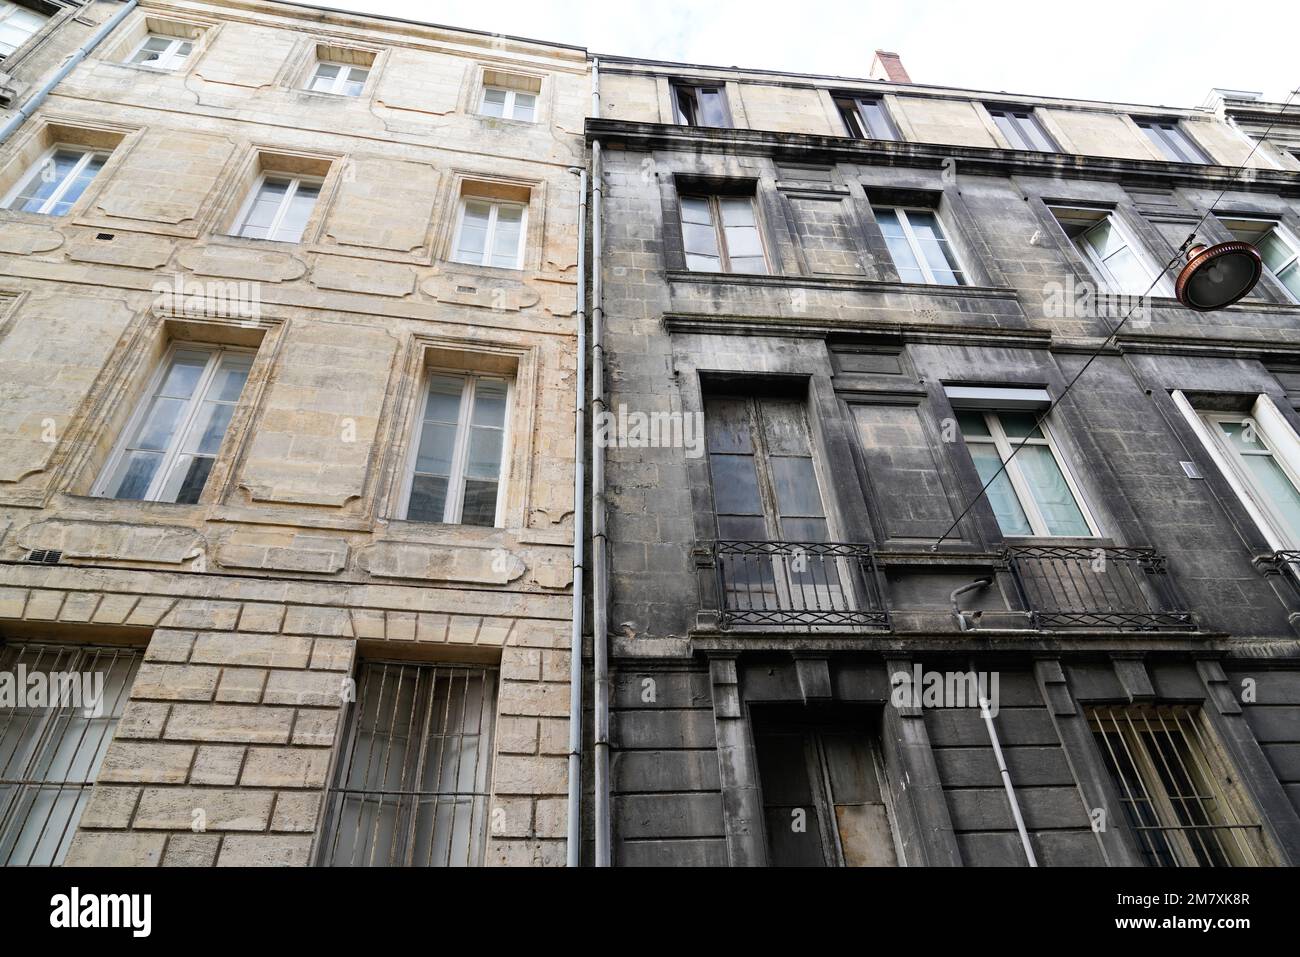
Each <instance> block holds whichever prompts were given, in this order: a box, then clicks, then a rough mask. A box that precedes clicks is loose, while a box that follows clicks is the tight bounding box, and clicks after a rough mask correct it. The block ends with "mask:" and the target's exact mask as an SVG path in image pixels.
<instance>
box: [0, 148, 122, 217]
mask: <svg viewBox="0 0 1300 957" xmlns="http://www.w3.org/2000/svg"><path fill="white" fill-rule="evenodd" d="M108 156H109V154H108V153H107V152H104V151H103V150H94V149H87V148H85V147H81V146H56V147H54V148H53V149H52V150H50V151H49V152H47V153H46V154H45V155H44V156H43V157H42V158H41V159H39V160H37V161H36V162H35V163H33V164H32V166H31V168H30V169H29V170H28V171H27V173H26V174H25V175H24V176H23V178H22V179H20V180H19V181H18V185H17V186H15V187H14V188H13V189H12V190H10V192H9V195H8V196H6V197H5V202H4V207H5V209H14V210H18V211H20V212H24V213H40V214H42V215H45V216H63V215H65V214H66V213H67V212H68V210H70V209H71V208H72V204H73V203H75V202H76V201H77V200H78V199H80V198H81V194H82V193H84V192H85V191H86V187H87V186H89V185H90V183H91V181H92V180H93V179H94V178H95V176H96V174H98V173H99V171H100V170H101V169H103V168H104V164H105V163H107V162H108Z"/></svg>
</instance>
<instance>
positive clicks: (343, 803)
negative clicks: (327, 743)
mask: <svg viewBox="0 0 1300 957" xmlns="http://www.w3.org/2000/svg"><path fill="white" fill-rule="evenodd" d="M495 702H496V672H495V670H492V669H487V668H477V667H468V666H463V665H436V666H435V665H418V664H412V663H410V662H382V661H367V662H363V663H362V665H361V668H360V673H359V674H358V677H357V697H356V702H355V703H354V704H353V706H352V710H351V717H350V719H349V728H348V732H347V737H346V739H345V741H344V750H343V753H342V755H343V756H342V759H341V761H340V764H339V768H338V773H337V777H336V784H335V787H334V788H333V790H332V791H331V793H330V797H329V806H328V817H327V819H326V820H327V828H326V832H325V833H326V838H325V841H324V842H323V845H322V856H323V857H322V863H323V864H325V865H328V866H337V867H373V866H381V867H384V866H387V867H399V866H400V867H457V866H459V867H464V866H473V865H479V864H481V863H482V862H483V851H484V844H485V841H486V837H487V819H488V794H489V789H488V777H489V771H490V769H491V764H492V726H493V713H494V710H495Z"/></svg>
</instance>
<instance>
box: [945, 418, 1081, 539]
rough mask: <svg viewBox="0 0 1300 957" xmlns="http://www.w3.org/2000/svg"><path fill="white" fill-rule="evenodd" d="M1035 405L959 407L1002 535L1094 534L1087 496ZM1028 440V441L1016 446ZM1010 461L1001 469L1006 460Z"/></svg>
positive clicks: (961, 423) (962, 426)
mask: <svg viewBox="0 0 1300 957" xmlns="http://www.w3.org/2000/svg"><path fill="white" fill-rule="evenodd" d="M1037 419H1038V415H1037V413H1035V412H1032V411H1007V410H1003V411H984V410H978V409H958V410H957V425H958V427H959V428H960V429H961V433H962V437H963V438H964V439H965V440H966V448H967V450H968V451H969V452H970V457H971V459H972V461H974V463H975V471H977V472H978V473H979V477H980V483H981V484H984V483H987V482H988V481H989V480H990V479H992V478H993V476H994V475H997V479H996V480H994V481H993V484H992V485H990V486H989V487H988V491H987V492H986V493H985V494H986V495H987V497H988V500H989V504H990V505H992V506H993V514H994V516H996V518H997V520H998V527H999V528H1000V529H1002V534H1003V535H1043V536H1048V535H1069V536H1090V535H1095V534H1096V529H1095V528H1094V527H1093V525H1092V523H1091V522H1090V521H1089V519H1088V517H1087V516H1086V515H1085V513H1084V510H1083V507H1082V505H1081V504H1080V503H1081V502H1082V501H1083V498H1082V496H1080V495H1079V492H1078V489H1077V488H1076V487H1075V485H1074V480H1073V479H1072V478H1071V476H1070V473H1069V472H1068V471H1067V470H1066V468H1065V466H1064V464H1063V463H1062V461H1061V457H1060V454H1059V453H1058V452H1057V450H1056V446H1055V443H1053V441H1052V439H1051V437H1050V435H1049V433H1048V432H1047V431H1045V428H1046V427H1045V426H1042V427H1040V426H1037V425H1035V423H1036V421H1037ZM1021 440H1024V447H1023V448H1022V449H1020V451H1019V452H1016V453H1015V455H1014V457H1013V456H1012V451H1013V450H1014V449H1015V448H1016V446H1018V445H1020V443H1021ZM1003 462H1006V463H1007V467H1006V468H1005V469H1003V470H1002V472H1001V474H998V469H999V468H1000V467H1001V465H1002V463H1003Z"/></svg>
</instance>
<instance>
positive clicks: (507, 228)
mask: <svg viewBox="0 0 1300 957" xmlns="http://www.w3.org/2000/svg"><path fill="white" fill-rule="evenodd" d="M527 226H528V207H527V206H526V205H524V204H523V203H514V202H505V201H502V200H496V199H488V198H486V197H477V196H466V197H464V198H463V199H462V200H461V201H460V217H459V220H458V222H457V224H456V239H455V242H454V243H453V244H452V245H453V249H454V250H455V253H454V256H453V258H454V259H455V260H456V262H462V263H470V264H472V265H475V266H498V267H500V268H502V269H522V268H523V267H524V238H525V236H526V234H527V232H526V231H527Z"/></svg>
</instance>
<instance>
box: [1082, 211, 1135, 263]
mask: <svg viewBox="0 0 1300 957" xmlns="http://www.w3.org/2000/svg"><path fill="white" fill-rule="evenodd" d="M1084 239H1085V240H1086V241H1087V243H1088V245H1090V246H1091V247H1092V248H1093V250H1094V251H1095V252H1096V253H1097V255H1098V256H1100V257H1101V258H1102V259H1105V258H1106V257H1107V256H1109V255H1111V254H1112V253H1115V252H1118V251H1119V250H1121V249H1123V248H1124V246H1125V242H1124V237H1123V236H1121V235H1120V233H1119V230H1117V229H1116V228H1115V227H1114V225H1112V224H1111V221H1110V220H1109V219H1103V220H1102V221H1101V222H1099V223H1098V224H1097V225H1096V226H1094V227H1092V228H1091V229H1090V230H1088V231H1087V232H1086V233H1084Z"/></svg>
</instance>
